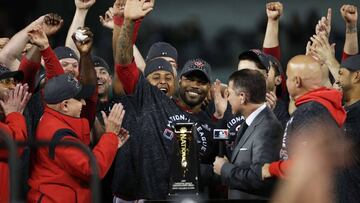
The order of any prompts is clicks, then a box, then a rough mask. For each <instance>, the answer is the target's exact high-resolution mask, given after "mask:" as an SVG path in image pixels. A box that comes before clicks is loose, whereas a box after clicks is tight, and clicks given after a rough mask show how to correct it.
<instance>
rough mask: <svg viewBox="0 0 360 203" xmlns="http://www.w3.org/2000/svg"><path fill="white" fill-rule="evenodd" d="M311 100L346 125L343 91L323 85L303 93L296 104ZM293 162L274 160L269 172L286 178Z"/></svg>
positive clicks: (339, 124)
mask: <svg viewBox="0 0 360 203" xmlns="http://www.w3.org/2000/svg"><path fill="white" fill-rule="evenodd" d="M310 101H316V102H318V103H320V104H322V105H323V106H324V107H325V108H326V109H327V110H328V111H329V113H330V114H331V115H332V117H333V119H334V120H335V121H336V123H337V124H338V126H339V127H340V128H341V127H342V126H343V125H344V122H345V119H346V112H345V109H344V108H343V107H342V93H340V92H339V91H337V90H335V89H329V88H325V87H322V88H319V89H315V90H313V91H309V92H307V93H306V94H304V95H302V96H301V97H299V98H298V99H297V100H296V101H295V105H296V106H299V105H301V104H304V103H306V102H310ZM291 162H292V161H291V160H290V159H288V160H280V161H276V162H272V163H270V166H269V173H270V174H271V175H272V176H273V177H280V178H286V172H287V171H288V170H289V167H291Z"/></svg>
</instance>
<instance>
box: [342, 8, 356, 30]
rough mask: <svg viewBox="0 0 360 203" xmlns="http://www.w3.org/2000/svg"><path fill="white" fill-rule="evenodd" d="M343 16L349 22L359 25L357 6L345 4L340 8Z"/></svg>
mask: <svg viewBox="0 0 360 203" xmlns="http://www.w3.org/2000/svg"><path fill="white" fill-rule="evenodd" d="M340 13H341V16H342V17H343V19H344V21H345V22H346V23H347V24H351V25H355V26H356V25H357V20H358V12H357V7H356V6H353V5H343V6H341V8H340Z"/></svg>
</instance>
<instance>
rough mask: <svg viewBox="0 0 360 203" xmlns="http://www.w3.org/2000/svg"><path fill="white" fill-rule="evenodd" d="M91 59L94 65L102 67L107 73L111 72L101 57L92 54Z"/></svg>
mask: <svg viewBox="0 0 360 203" xmlns="http://www.w3.org/2000/svg"><path fill="white" fill-rule="evenodd" d="M92 60H93V63H94V66H95V67H104V68H105V69H106V70H107V72H108V73H111V71H110V66H109V65H108V64H107V63H106V61H105V60H104V59H103V58H101V57H99V56H93V57H92Z"/></svg>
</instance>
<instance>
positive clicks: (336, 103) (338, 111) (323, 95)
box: [295, 87, 346, 127]
mask: <svg viewBox="0 0 360 203" xmlns="http://www.w3.org/2000/svg"><path fill="white" fill-rule="evenodd" d="M311 101H314V102H318V103H320V104H322V105H323V106H324V107H325V108H326V109H327V110H328V111H329V112H330V114H331V115H332V117H333V118H334V119H335V121H336V123H337V124H338V125H339V126H340V127H342V126H343V124H344V122H345V119H346V112H345V109H344V108H343V106H342V93H341V92H339V91H337V90H335V89H329V88H326V87H322V88H319V89H316V90H313V91H310V92H307V93H306V94H304V95H303V96H301V97H299V98H298V99H297V100H296V101H295V105H296V106H299V105H301V104H304V103H307V102H311Z"/></svg>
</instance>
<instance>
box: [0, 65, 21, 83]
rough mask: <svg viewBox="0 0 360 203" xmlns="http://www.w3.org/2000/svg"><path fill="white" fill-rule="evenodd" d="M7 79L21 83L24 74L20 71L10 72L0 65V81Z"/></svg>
mask: <svg viewBox="0 0 360 203" xmlns="http://www.w3.org/2000/svg"><path fill="white" fill-rule="evenodd" d="M7 78H14V79H15V80H16V81H20V82H21V81H22V80H23V79H24V73H23V72H22V71H10V69H8V68H6V67H5V66H2V65H0V80H4V79H7Z"/></svg>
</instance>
